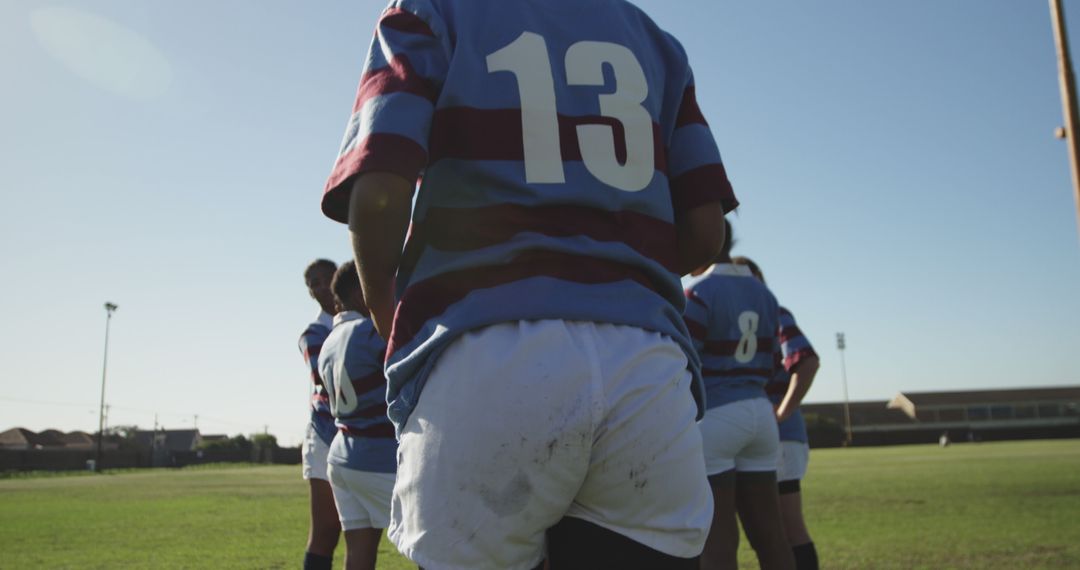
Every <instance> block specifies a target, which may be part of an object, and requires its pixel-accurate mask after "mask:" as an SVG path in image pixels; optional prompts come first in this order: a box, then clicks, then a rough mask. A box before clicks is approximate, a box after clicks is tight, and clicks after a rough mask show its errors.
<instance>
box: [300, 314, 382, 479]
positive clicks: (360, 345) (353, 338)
mask: <svg viewBox="0 0 1080 570" xmlns="http://www.w3.org/2000/svg"><path fill="white" fill-rule="evenodd" d="M385 357H386V342H385V341H383V339H382V337H380V336H379V333H378V332H376V331H375V324H374V323H373V322H372V321H371V319H368V318H365V317H363V316H362V315H360V313H355V312H352V311H347V312H344V313H338V314H337V316H335V317H334V330H333V331H331V332H330V336H329V337H327V339H326V342H325V343H324V344H323V350H322V354H321V355H320V356H319V370H320V371H321V373H322V378H323V383H324V384H325V385H326V392H327V394H328V395H329V397H330V398H329V399H330V410H331V412H332V413H333V414H334V418H335V423H336V424H337V427H338V429H339V431H340V433H338V435H337V436H336V437H335V438H334V442H333V443H332V444H331V445H330V456H329V459H328V460H329V462H330V463H332V464H334V465H341V466H343V467H348V468H349V469H356V470H359V471H374V472H377V473H393V472H395V471H396V470H397V441H396V440H395V439H394V426H393V425H392V424H391V423H390V419H389V418H387V417H386V377H385V376H384V375H383V360H384V358H385Z"/></svg>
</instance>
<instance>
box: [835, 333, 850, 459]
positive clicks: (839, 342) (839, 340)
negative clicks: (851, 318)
mask: <svg viewBox="0 0 1080 570" xmlns="http://www.w3.org/2000/svg"><path fill="white" fill-rule="evenodd" d="M836 348H837V350H839V351H840V379H841V380H842V381H843V383H844V445H851V441H852V438H851V406H850V405H849V404H848V393H847V365H846V364H845V363H844V349H845V348H847V341H846V340H844V333H842V332H838V333H836Z"/></svg>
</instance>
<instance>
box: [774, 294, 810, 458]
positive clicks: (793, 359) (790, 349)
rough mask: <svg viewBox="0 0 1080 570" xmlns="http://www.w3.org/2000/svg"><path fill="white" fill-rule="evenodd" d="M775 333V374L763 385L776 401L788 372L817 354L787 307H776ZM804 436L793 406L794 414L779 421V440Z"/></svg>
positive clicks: (804, 438) (782, 392) (788, 380)
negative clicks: (777, 348)
mask: <svg viewBox="0 0 1080 570" xmlns="http://www.w3.org/2000/svg"><path fill="white" fill-rule="evenodd" d="M778 334H779V340H780V352H778V353H777V359H779V360H780V362H779V363H778V364H779V365H778V366H777V367H776V374H775V375H774V376H773V377H772V379H771V380H770V381H769V384H768V385H767V386H766V387H765V391H766V392H768V394H769V399H770V400H772V401H773V403H776V404H779V403H780V402H782V401H783V400H784V395H785V394H787V391H788V385H789V384H790V383H791V373H792V372H794V371H795V369H796V368H798V366H799V363H800V362H802V361H803V359H805V358H807V357H810V356H817V353H816V352H814V347H813V346H811V345H810V341H809V340H808V339H807V338H806V336H804V335H803V333H802V331H801V330H799V325H798V324H797V323H796V322H795V315H792V314H791V311H788V310H787V309H785V308H783V307H780V329H779V333H778ZM807 440H808V438H807V436H806V422H805V421H803V416H802V410H796V411H795V413H794V414H791V416H789V417H788V419H786V420H784V421H783V422H782V423H781V424H780V441H801V442H803V443H806V442H807Z"/></svg>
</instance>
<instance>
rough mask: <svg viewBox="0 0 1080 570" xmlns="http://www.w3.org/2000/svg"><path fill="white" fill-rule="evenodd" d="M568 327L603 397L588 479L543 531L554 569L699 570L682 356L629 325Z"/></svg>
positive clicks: (704, 520) (696, 477)
mask: <svg viewBox="0 0 1080 570" xmlns="http://www.w3.org/2000/svg"><path fill="white" fill-rule="evenodd" d="M571 327H572V330H573V331H574V335H575V344H577V345H578V346H581V347H582V348H583V349H584V350H586V351H589V352H591V353H593V355H594V356H593V357H592V358H591V360H592V361H593V362H595V369H596V370H597V374H598V375H599V376H600V378H601V381H602V390H601V393H602V395H603V399H602V401H601V408H600V412H601V414H600V416H599V418H601V420H600V423H599V424H598V427H597V429H596V432H595V434H596V436H595V439H594V440H593V441H592V450H591V457H590V468H589V473H588V476H587V477H586V479H585V481H584V482H583V484H582V485H581V488H580V490H579V491H578V493H577V496H576V497H575V500H574V504H573V505H571V507H570V509H569V510H568V511H567V519H564V520H563V521H561V522H560V524H559V525H558V526H556V528H554V529H552V532H550V533H549V537H550V538H551V541H550V542H549V545H548V552H549V556H550V557H551V559H552V568H553V569H555V570H559V569H560V568H566V567H569V568H630V569H633V568H642V569H644V568H693V567H696V566H697V564H698V557H699V556H700V554H701V551H702V549H703V548H704V546H705V538H706V536H707V534H708V526H709V523H710V521H711V519H712V512H711V511H712V509H711V506H712V501H711V499H710V492H709V487H708V482H707V480H706V476H705V461H704V455H703V453H702V449H701V434H700V432H699V431H698V428H697V426H696V425H695V423H694V416H695V414H696V412H697V407H696V405H695V404H694V401H693V397H692V396H691V391H690V381H691V376H690V373H689V372H687V370H686V365H687V362H686V356H685V354H684V353H683V351H682V349H680V348H679V346H678V345H677V344H675V343H674V342H673V341H672V340H671V339H669V338H667V337H664V336H663V335H660V334H658V333H655V332H649V331H644V330H641V329H638V328H634V327H624V326H616V325H604V324H595V323H571ZM568 529H570V530H568Z"/></svg>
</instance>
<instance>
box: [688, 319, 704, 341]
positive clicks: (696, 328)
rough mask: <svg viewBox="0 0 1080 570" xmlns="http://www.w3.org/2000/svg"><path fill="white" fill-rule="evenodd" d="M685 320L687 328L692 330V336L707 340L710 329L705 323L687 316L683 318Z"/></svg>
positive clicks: (695, 338) (696, 338)
mask: <svg viewBox="0 0 1080 570" xmlns="http://www.w3.org/2000/svg"><path fill="white" fill-rule="evenodd" d="M683 322H685V323H686V330H688V331H690V336H691V337H693V338H694V340H705V337H706V336H708V334H709V331H708V329H707V328H705V325H703V324H701V323H699V322H697V321H693V320H690V319H687V318H683Z"/></svg>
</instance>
